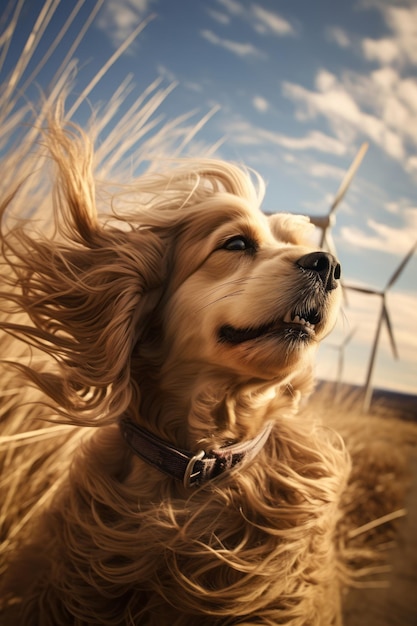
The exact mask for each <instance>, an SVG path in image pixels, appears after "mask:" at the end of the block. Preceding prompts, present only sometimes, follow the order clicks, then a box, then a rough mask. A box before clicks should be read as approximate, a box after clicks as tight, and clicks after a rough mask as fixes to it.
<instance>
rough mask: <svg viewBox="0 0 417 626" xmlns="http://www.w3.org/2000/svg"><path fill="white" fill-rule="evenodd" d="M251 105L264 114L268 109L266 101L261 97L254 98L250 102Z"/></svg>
mask: <svg viewBox="0 0 417 626" xmlns="http://www.w3.org/2000/svg"><path fill="white" fill-rule="evenodd" d="M252 104H253V106H254V107H255V109H256V110H257V111H259V112H260V113H265V112H266V111H267V110H268V109H269V102H268V100H265V98H262V96H255V97H254V98H253V100H252Z"/></svg>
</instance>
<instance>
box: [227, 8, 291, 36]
mask: <svg viewBox="0 0 417 626" xmlns="http://www.w3.org/2000/svg"><path fill="white" fill-rule="evenodd" d="M217 2H218V3H219V4H220V5H221V6H222V7H223V9H225V10H226V11H228V12H229V14H230V15H231V16H233V17H238V18H240V19H242V20H243V21H245V22H246V23H248V24H249V25H250V26H251V27H252V28H253V29H254V30H255V31H256V32H257V33H258V34H260V35H276V36H278V37H283V36H287V35H294V34H295V31H294V28H293V26H292V25H291V24H290V22H289V21H288V20H286V19H285V18H284V17H282V16H281V15H279V13H277V12H276V11H270V10H268V9H265V8H264V7H263V6H261V5H259V4H252V5H251V6H250V8H247V7H246V6H244V5H243V4H241V3H240V2H237V1H236V0H217Z"/></svg>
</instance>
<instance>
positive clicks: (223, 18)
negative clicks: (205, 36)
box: [207, 9, 230, 26]
mask: <svg viewBox="0 0 417 626" xmlns="http://www.w3.org/2000/svg"><path fill="white" fill-rule="evenodd" d="M207 13H208V14H209V15H210V17H212V18H213V20H215V21H216V22H218V23H219V24H223V25H224V26H225V25H226V24H229V22H230V17H229V16H228V15H226V13H221V12H220V11H215V10H214V9H207Z"/></svg>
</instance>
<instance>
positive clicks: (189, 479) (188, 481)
mask: <svg viewBox="0 0 417 626" xmlns="http://www.w3.org/2000/svg"><path fill="white" fill-rule="evenodd" d="M204 455H205V452H204V450H200V451H199V452H197V454H196V455H194V456H193V457H191V459H190V460H189V461H188V464H187V467H186V468H185V472H184V480H183V485H184V487H186V488H189V487H196V486H197V485H198V482H199V481H198V479H197V476H198V475H199V473H200V472H195V471H194V465H195V463H196V461H201V460H202V459H203V458H204ZM193 479H194V480H193Z"/></svg>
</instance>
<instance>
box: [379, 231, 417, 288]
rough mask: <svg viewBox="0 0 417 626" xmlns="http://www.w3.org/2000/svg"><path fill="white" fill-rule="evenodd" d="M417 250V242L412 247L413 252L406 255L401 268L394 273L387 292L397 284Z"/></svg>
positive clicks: (400, 265)
mask: <svg viewBox="0 0 417 626" xmlns="http://www.w3.org/2000/svg"><path fill="white" fill-rule="evenodd" d="M416 248H417V241H416V242H415V243H414V245H413V246H412V247H411V250H409V252H408V253H407V254H406V255H405V257H404V258H403V260H402V261H401V263H400V264H399V266H398V267H397V269H396V270H395V272H394V273H393V275H392V276H391V278H390V279H389V281H388V282H387V286H386V287H385V291H387V289H389V288H390V287H392V285H393V284H394V283H395V281H396V280H398V278H399V276H400V274H401V272H402V271H403V269H404V268H405V266H406V265H407V263H408V261H409V260H410V259H411V257H412V256H413V254H414V251H415V249H416Z"/></svg>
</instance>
